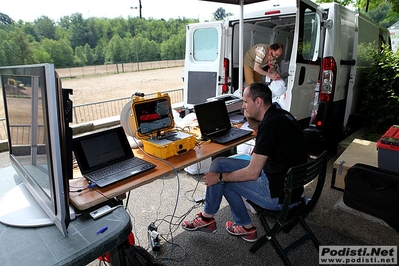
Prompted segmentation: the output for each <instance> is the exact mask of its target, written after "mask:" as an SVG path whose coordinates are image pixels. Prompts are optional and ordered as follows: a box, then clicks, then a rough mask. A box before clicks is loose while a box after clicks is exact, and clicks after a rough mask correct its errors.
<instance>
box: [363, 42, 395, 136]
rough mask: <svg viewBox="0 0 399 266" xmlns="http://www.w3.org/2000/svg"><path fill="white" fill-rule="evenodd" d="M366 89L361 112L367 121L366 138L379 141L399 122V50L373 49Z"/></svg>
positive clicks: (387, 47) (384, 47) (387, 48)
mask: <svg viewBox="0 0 399 266" xmlns="http://www.w3.org/2000/svg"><path fill="white" fill-rule="evenodd" d="M371 58H372V59H373V62H374V63H373V65H372V67H371V68H370V69H369V73H368V75H367V82H366V85H365V87H364V89H363V94H362V95H363V97H362V99H361V105H360V113H361V115H362V117H363V119H364V121H365V125H364V126H365V132H366V133H365V134H366V135H367V136H365V137H366V139H368V140H371V141H376V140H378V139H379V138H380V137H381V136H382V135H383V134H384V133H385V132H386V131H387V130H388V129H389V128H390V127H391V126H392V125H399V52H392V50H391V49H390V48H389V46H383V50H382V51H379V52H372V53H371Z"/></svg>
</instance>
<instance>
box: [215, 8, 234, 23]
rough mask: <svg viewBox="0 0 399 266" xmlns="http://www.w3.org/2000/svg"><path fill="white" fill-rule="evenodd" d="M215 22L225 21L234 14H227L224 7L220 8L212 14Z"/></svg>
mask: <svg viewBox="0 0 399 266" xmlns="http://www.w3.org/2000/svg"><path fill="white" fill-rule="evenodd" d="M212 15H213V19H214V20H223V19H224V18H226V17H228V16H231V15H233V14H232V13H226V10H225V9H224V8H223V7H219V8H218V9H216V11H215V12H213V13H212Z"/></svg>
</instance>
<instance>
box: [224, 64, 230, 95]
mask: <svg viewBox="0 0 399 266" xmlns="http://www.w3.org/2000/svg"><path fill="white" fill-rule="evenodd" d="M229 62H230V61H229V59H227V58H225V59H224V60H223V72H224V73H223V82H222V93H228V92H229V77H230V73H229Z"/></svg>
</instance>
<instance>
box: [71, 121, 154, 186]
mask: <svg viewBox="0 0 399 266" xmlns="http://www.w3.org/2000/svg"><path fill="white" fill-rule="evenodd" d="M73 151H74V154H75V158H76V160H77V162H78V165H79V168H80V171H81V173H82V175H83V176H84V177H85V178H86V179H88V180H89V181H91V182H93V183H95V184H96V185H97V186H99V187H104V186H108V185H110V184H113V183H115V182H118V181H120V180H122V179H125V178H128V177H131V176H133V175H137V174H139V173H142V172H144V171H147V170H149V169H152V168H154V167H155V166H156V165H155V164H152V163H150V162H147V161H145V160H143V159H141V158H138V157H135V156H134V154H133V152H132V149H131V148H130V145H129V141H128V140H127V137H126V134H125V131H124V130H123V127H121V126H118V127H114V128H110V129H106V130H101V131H98V132H94V133H90V134H86V135H83V136H79V137H76V138H74V139H73Z"/></svg>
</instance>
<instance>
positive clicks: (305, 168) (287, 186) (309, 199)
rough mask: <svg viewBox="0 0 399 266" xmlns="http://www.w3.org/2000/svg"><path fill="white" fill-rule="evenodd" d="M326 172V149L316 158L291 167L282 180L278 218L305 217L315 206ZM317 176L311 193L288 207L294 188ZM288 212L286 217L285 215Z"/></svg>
mask: <svg viewBox="0 0 399 266" xmlns="http://www.w3.org/2000/svg"><path fill="white" fill-rule="evenodd" d="M326 172H327V151H324V152H323V153H322V154H321V155H319V156H318V157H317V158H316V159H314V160H312V161H309V162H307V163H305V164H302V165H298V166H295V167H292V168H290V169H289V170H288V174H287V176H286V178H285V181H284V204H283V209H282V210H281V214H280V217H279V220H281V219H283V220H289V219H290V218H293V217H296V216H298V215H301V216H302V217H306V216H307V215H308V214H309V213H310V212H311V211H312V209H313V208H314V207H315V205H316V203H317V201H318V200H319V198H320V195H321V192H322V190H323V186H324V183H325V179H326ZM316 178H317V184H316V187H315V189H313V193H312V194H311V195H306V198H304V199H303V200H302V201H301V202H300V203H299V204H298V205H297V206H295V207H293V208H292V209H290V207H291V206H290V202H291V197H292V192H293V191H294V190H295V189H298V188H300V187H304V186H306V185H308V184H310V183H311V182H313V181H314V180H315V179H316ZM287 214H288V217H286V216H287Z"/></svg>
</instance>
